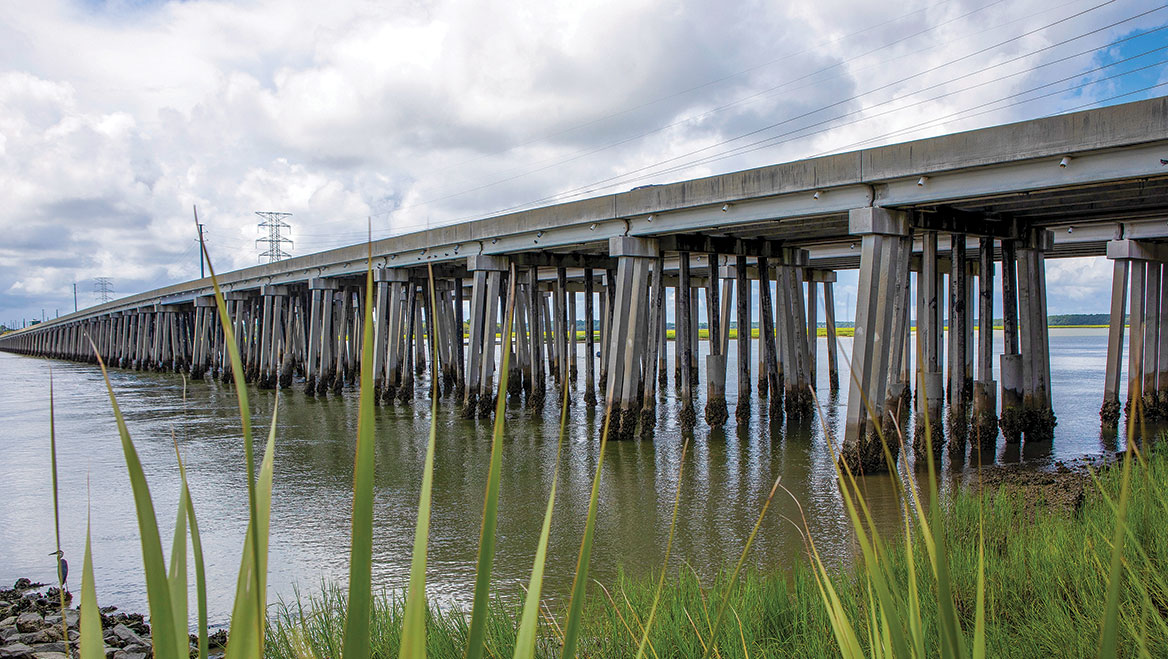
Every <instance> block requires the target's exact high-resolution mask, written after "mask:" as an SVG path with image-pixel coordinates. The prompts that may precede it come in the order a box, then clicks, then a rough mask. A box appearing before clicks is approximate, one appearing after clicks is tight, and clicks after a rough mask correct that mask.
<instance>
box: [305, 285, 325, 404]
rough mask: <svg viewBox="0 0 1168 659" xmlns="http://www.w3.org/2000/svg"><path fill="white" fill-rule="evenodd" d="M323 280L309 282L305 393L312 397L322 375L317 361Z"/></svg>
mask: <svg viewBox="0 0 1168 659" xmlns="http://www.w3.org/2000/svg"><path fill="white" fill-rule="evenodd" d="M321 281H322V280H320V279H309V280H308V295H309V303H308V337H307V341H306V344H307V345H306V346H305V349H304V391H305V393H307V394H308V395H310V396H312V395H314V394H316V378H317V375H318V374H319V373H320V366H319V365H318V364H317V359H318V358H319V356H320V334H321V324H322V322H321V321H322V317H321V306H322V304H323V302H322V300H323V294H322V291H321V289H320V288H319V285H320V283H321Z"/></svg>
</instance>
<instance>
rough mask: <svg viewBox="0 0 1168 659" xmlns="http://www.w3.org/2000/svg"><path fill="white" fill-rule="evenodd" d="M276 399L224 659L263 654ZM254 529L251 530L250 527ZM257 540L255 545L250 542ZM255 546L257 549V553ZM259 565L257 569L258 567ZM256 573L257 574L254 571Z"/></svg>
mask: <svg viewBox="0 0 1168 659" xmlns="http://www.w3.org/2000/svg"><path fill="white" fill-rule="evenodd" d="M279 400H280V399H279V398H277V399H276V406H275V407H273V408H272V426H271V429H270V430H269V431H268V443H267V446H266V447H265V448H264V459H263V462H262V463H261V465H260V473H259V480H258V481H257V482H256V504H257V505H256V516H255V517H254V518H253V519H252V520H251V521H250V522H249V523H248V527H249V528H248V534H247V536H246V538H245V539H244V541H243V556H242V557H241V559H240V565H239V578H238V580H237V581H236V584H235V604H234V606H233V607H232V611H231V632H230V636H228V638H227V651H226V653H225V654H224V658H225V659H244V658H246V659H252V658H254V657H262V656H263V653H264V629H265V624H264V623H265V621H266V613H267V587H268V573H267V568H268V527H269V524H270V522H271V510H272V464H273V462H274V460H275V450H276V420H277V417H278V415H279ZM253 527H254V528H253ZM253 538H258V540H259V542H258V544H253V542H252V539H253ZM257 547H258V550H257ZM257 566H258V567H257ZM257 569H258V570H259V572H258V573H256V572H253V570H257Z"/></svg>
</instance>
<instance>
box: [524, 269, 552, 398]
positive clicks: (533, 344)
mask: <svg viewBox="0 0 1168 659" xmlns="http://www.w3.org/2000/svg"><path fill="white" fill-rule="evenodd" d="M525 306H526V308H527V318H528V321H529V325H530V327H529V330H528V331H529V337H528V345H529V346H530V352H531V384H530V386H529V388H528V391H527V405H528V407H530V408H531V409H532V410H533V411H538V410H542V409H543V404H544V399H545V397H546V395H547V379H546V372H547V371H546V362H545V361H544V346H543V318H542V314H541V313H540V312H541V311H542V310H543V294H542V293H540V292H539V268H538V267H536V266H531V268H529V269H528V271H527V304H526V305H525Z"/></svg>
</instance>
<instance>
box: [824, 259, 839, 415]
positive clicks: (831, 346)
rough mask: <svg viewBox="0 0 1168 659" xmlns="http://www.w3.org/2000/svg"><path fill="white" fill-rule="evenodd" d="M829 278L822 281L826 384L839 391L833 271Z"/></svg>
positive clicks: (837, 337) (831, 389)
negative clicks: (825, 332)
mask: <svg viewBox="0 0 1168 659" xmlns="http://www.w3.org/2000/svg"><path fill="white" fill-rule="evenodd" d="M829 274H830V276H831V279H830V280H826V279H825V280H824V282H823V321H824V325H826V327H825V328H824V329H825V330H827V386H828V388H829V389H830V391H833V392H835V391H839V386H840V384H839V336H838V335H837V334H836V327H835V292H834V291H833V290H832V289H833V288H834V287H835V276H836V275H835V272H831V273H829Z"/></svg>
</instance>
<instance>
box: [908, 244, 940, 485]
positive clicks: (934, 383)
mask: <svg viewBox="0 0 1168 659" xmlns="http://www.w3.org/2000/svg"><path fill="white" fill-rule="evenodd" d="M922 243H923V250H922V254H921V272H920V276H919V277H918V278H917V295H918V297H919V298H920V305H919V310H918V313H917V344H918V345H917V346H915V347H914V349H915V350H918V355H919V358H920V360H921V364H920V365H919V366H918V369H917V370H918V371H920V376H919V378H918V379H917V382H916V386H917V408H916V415H915V424H914V425H915V429H914V431H913V453H914V454H915V455H916V456H917V458H918V460H921V459H922V458H924V457H925V456H926V453H927V451H928V449H929V448H931V449H932V453H933V456H934V457H939V456H940V455H941V450H942V448H944V446H945V425H944V424H945V420H944V416H943V412H944V406H945V376H944V374H943V373H942V370H941V369H942V360H941V345H942V342H943V337H944V328H945V324H944V323H945V321H944V317H943V312H944V307H943V306H942V305H941V293H942V291H943V290H944V287H943V283H944V282H943V280H944V274H943V273H942V271H941V267H940V265H941V264H940V261H939V259H938V256H937V234H936V233H935V232H932V231H927V232H925V233H924V235H923V237H922ZM926 428H927V429H928V432H926ZM918 464H924V462H923V461H920V462H918Z"/></svg>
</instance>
